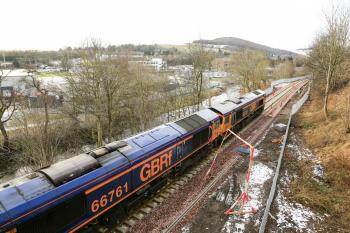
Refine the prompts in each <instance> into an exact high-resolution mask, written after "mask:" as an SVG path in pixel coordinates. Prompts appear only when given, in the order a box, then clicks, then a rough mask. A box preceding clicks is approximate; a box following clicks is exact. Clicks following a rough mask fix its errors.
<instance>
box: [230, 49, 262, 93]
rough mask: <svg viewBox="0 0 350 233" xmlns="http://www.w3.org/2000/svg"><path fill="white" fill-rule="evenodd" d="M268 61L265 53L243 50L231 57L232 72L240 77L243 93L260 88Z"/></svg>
mask: <svg viewBox="0 0 350 233" xmlns="http://www.w3.org/2000/svg"><path fill="white" fill-rule="evenodd" d="M268 64H269V61H268V59H267V56H266V54H265V53H263V52H260V51H255V50H248V49H243V50H241V51H240V52H237V53H234V54H233V55H232V56H231V68H232V72H234V73H237V74H239V75H240V76H241V77H242V80H241V85H242V88H243V91H244V92H249V91H253V90H255V89H258V88H262V87H263V85H264V83H265V81H266V80H265V79H266V75H267V70H266V68H267V67H268Z"/></svg>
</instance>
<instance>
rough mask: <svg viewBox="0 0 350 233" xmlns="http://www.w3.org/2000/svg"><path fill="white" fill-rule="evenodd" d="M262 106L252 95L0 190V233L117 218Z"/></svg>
mask: <svg viewBox="0 0 350 233" xmlns="http://www.w3.org/2000/svg"><path fill="white" fill-rule="evenodd" d="M264 101H265V93H264V92H263V91H261V90H256V91H253V92H251V93H248V94H246V95H245V96H243V97H240V98H237V99H233V100H226V101H225V102H223V103H220V104H217V105H215V106H212V107H210V108H208V109H204V110H201V111H199V112H196V113H194V114H192V115H190V116H188V117H186V118H183V119H181V120H178V121H175V122H171V123H167V124H164V125H161V126H158V127H156V128H154V129H151V130H149V131H146V132H143V133H141V134H138V135H136V136H133V137H130V138H127V139H125V140H122V141H116V142H112V143H110V144H107V145H105V146H104V147H101V148H97V149H95V150H94V151H91V152H89V153H86V154H80V155H78V156H74V157H72V158H70V159H67V160H64V161H61V162H58V163H55V164H53V165H51V166H49V167H45V168H42V169H40V170H38V171H36V172H34V173H32V174H29V175H27V176H25V177H21V178H17V179H15V180H11V181H10V182H7V183H4V184H0V232H6V233H15V232H18V233H56V232H76V231H78V230H79V229H81V228H82V227H84V226H86V225H87V224H89V223H90V222H92V221H93V220H95V219H97V218H99V217H100V216H101V215H103V214H105V213H108V212H111V211H113V212H122V211H123V210H124V208H125V205H128V204H129V203H130V202H133V201H134V200H136V199H137V198H140V197H142V196H143V195H144V193H145V192H147V191H148V190H149V189H151V188H152V187H153V186H155V185H157V184H158V183H159V182H160V181H162V180H164V177H165V176H166V175H167V174H168V173H169V172H170V171H171V170H172V169H173V168H174V167H175V166H179V165H181V164H182V162H184V161H185V160H186V159H187V158H189V157H192V156H193V155H195V154H197V153H196V152H198V151H199V150H201V149H204V148H206V147H207V146H208V145H209V146H212V145H215V144H217V142H218V141H219V140H220V139H221V138H222V137H223V135H224V133H225V132H226V131H227V129H233V130H235V131H238V130H239V129H241V128H242V127H243V126H244V125H245V124H246V123H247V122H248V121H249V120H251V119H252V118H253V117H255V116H257V115H259V114H260V113H261V112H262V111H263V109H264ZM112 207H115V208H112Z"/></svg>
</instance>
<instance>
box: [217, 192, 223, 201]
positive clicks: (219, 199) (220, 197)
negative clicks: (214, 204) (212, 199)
mask: <svg viewBox="0 0 350 233" xmlns="http://www.w3.org/2000/svg"><path fill="white" fill-rule="evenodd" d="M216 200H217V201H220V202H223V201H224V200H225V194H224V192H222V191H220V192H219V193H218V194H217V195H216Z"/></svg>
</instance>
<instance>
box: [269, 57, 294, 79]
mask: <svg viewBox="0 0 350 233" xmlns="http://www.w3.org/2000/svg"><path fill="white" fill-rule="evenodd" d="M294 72H295V68H294V64H293V63H292V62H291V61H285V62H283V63H281V64H279V65H277V66H276V67H275V70H274V71H273V74H272V75H273V77H274V78H275V79H285V78H290V77H292V76H293V74H294Z"/></svg>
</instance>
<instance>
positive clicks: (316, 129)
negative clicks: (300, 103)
mask: <svg viewBox="0 0 350 233" xmlns="http://www.w3.org/2000/svg"><path fill="white" fill-rule="evenodd" d="M349 93H350V84H348V85H347V86H345V87H344V88H343V89H341V90H339V91H338V92H337V93H334V94H332V96H331V97H330V105H329V106H330V108H329V110H330V111H329V112H330V120H329V121H326V120H325V118H324V116H323V112H322V98H321V97H320V96H318V95H317V94H316V92H314V93H313V95H312V96H311V97H312V98H311V101H310V102H308V103H307V104H306V105H305V106H304V107H303V109H302V111H301V112H300V113H299V114H298V116H297V119H296V121H295V122H296V126H297V130H298V133H299V134H300V135H301V136H302V137H303V140H304V142H305V144H306V145H307V146H308V147H310V148H311V149H312V150H313V151H314V153H315V154H316V155H317V156H318V157H319V158H320V160H321V163H322V165H323V167H324V169H325V177H324V182H318V181H316V180H314V179H312V171H311V166H310V164H308V163H307V162H305V163H302V164H300V167H299V173H300V174H299V175H300V176H299V177H300V179H298V180H295V181H294V183H293V185H292V198H294V199H296V200H297V201H300V202H302V203H304V204H306V205H308V206H310V207H314V208H317V209H319V210H322V211H325V212H326V213H328V214H330V221H331V224H336V225H338V226H339V227H340V228H342V229H348V227H349V222H350V134H349V133H346V129H345V127H344V124H343V122H342V120H341V117H340V111H341V107H342V106H344V105H345V103H346V98H345V97H344V96H347V95H348V94H349Z"/></svg>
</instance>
